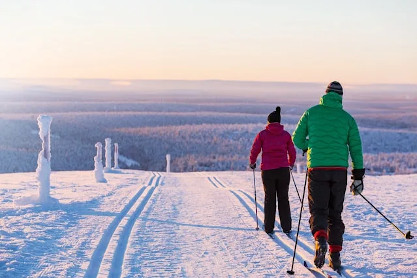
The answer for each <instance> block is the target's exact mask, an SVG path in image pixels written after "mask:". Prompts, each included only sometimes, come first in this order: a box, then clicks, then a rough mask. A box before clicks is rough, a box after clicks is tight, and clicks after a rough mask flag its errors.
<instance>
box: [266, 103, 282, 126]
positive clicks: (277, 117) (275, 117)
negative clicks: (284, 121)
mask: <svg viewBox="0 0 417 278" xmlns="http://www.w3.org/2000/svg"><path fill="white" fill-rule="evenodd" d="M268 122H270V123H280V122H281V107H279V106H277V108H275V111H274V112H272V113H271V114H269V115H268Z"/></svg>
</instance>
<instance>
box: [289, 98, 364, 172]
mask: <svg viewBox="0 0 417 278" xmlns="http://www.w3.org/2000/svg"><path fill="white" fill-rule="evenodd" d="M292 138H293V141H294V144H295V145H296V146H297V147H298V148H300V149H302V150H308V151H307V167H308V168H314V167H326V166H327V167H335V166H336V167H346V168H347V167H348V166H349V152H350V156H351V158H352V162H353V168H354V169H363V156H362V143H361V138H360V135H359V130H358V126H357V124H356V121H355V119H354V118H353V117H352V116H351V115H350V114H349V113H347V112H346V111H345V110H343V106H342V96H341V95H339V94H337V93H335V92H329V93H327V94H326V95H324V96H323V97H322V98H321V99H320V104H319V105H316V106H313V107H311V108H310V109H308V110H307V111H306V112H304V114H303V116H302V117H301V119H300V121H299V122H298V125H297V128H296V129H295V130H294V133H293V135H292Z"/></svg>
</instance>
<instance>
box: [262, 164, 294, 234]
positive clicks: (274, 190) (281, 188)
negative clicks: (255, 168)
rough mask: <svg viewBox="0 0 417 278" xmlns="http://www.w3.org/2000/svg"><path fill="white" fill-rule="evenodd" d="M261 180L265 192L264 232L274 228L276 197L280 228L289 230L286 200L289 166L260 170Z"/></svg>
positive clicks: (289, 221)
mask: <svg viewBox="0 0 417 278" xmlns="http://www.w3.org/2000/svg"><path fill="white" fill-rule="evenodd" d="M262 182H263V185H264V192H265V204H264V206H265V218H264V223H265V232H267V233H271V232H272V231H273V230H274V226H275V212H276V207H277V206H276V202H277V198H278V212H279V219H280V222H281V228H282V229H283V230H284V231H287V230H291V211H290V203H289V201H288V188H289V184H290V171H289V168H288V167H283V168H278V169H273V170H264V171H262Z"/></svg>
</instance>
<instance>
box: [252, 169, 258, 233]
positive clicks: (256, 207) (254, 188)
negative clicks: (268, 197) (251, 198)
mask: <svg viewBox="0 0 417 278" xmlns="http://www.w3.org/2000/svg"><path fill="white" fill-rule="evenodd" d="M253 190H254V191H255V214H256V230H259V226H258V203H257V202H256V186H255V169H253Z"/></svg>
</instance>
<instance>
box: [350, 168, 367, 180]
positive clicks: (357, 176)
mask: <svg viewBox="0 0 417 278" xmlns="http://www.w3.org/2000/svg"><path fill="white" fill-rule="evenodd" d="M363 176H365V169H353V170H352V180H363Z"/></svg>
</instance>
